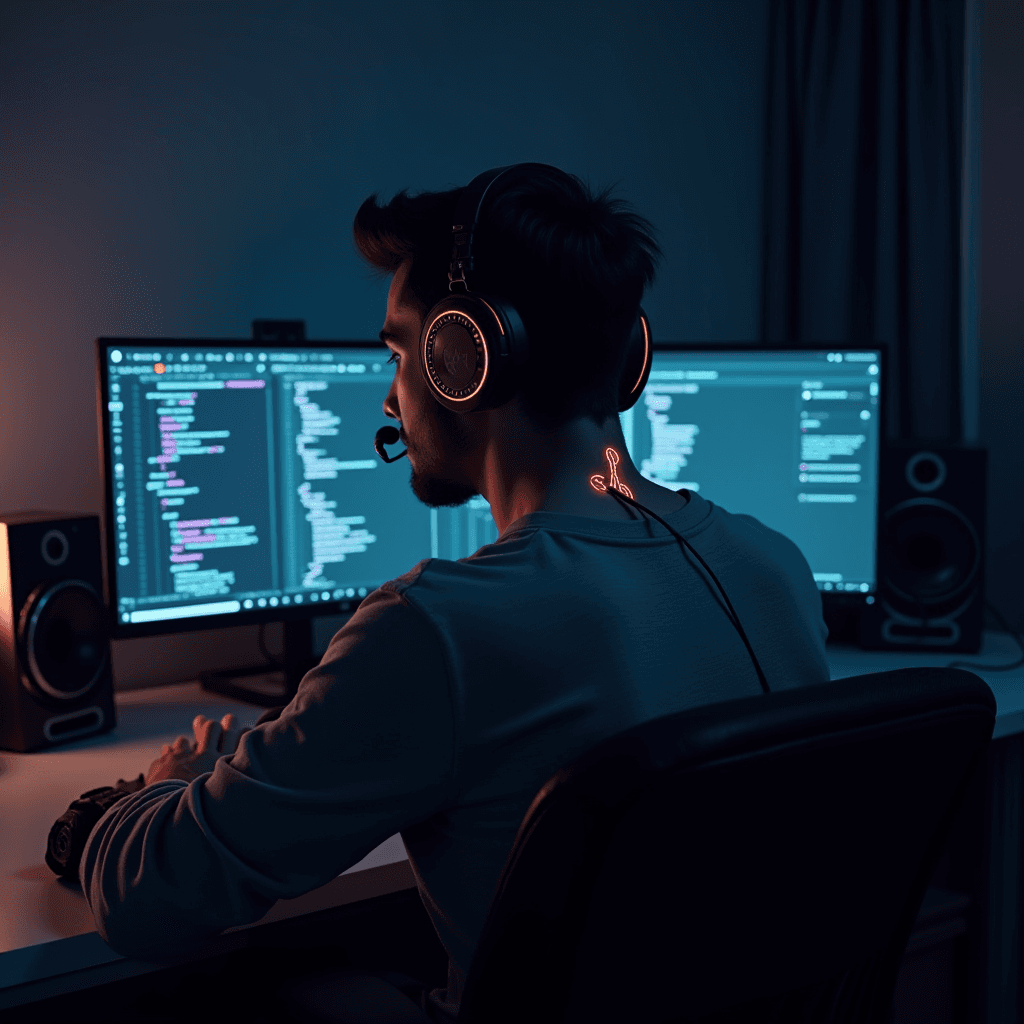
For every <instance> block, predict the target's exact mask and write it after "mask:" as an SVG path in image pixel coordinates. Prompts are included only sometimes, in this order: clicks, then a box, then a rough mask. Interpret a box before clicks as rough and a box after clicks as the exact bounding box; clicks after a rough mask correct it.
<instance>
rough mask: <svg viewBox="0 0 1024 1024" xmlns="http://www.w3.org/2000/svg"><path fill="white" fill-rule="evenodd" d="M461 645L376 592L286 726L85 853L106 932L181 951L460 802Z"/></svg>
mask: <svg viewBox="0 0 1024 1024" xmlns="http://www.w3.org/2000/svg"><path fill="white" fill-rule="evenodd" d="M449 682H450V681H449V672H448V660H447V656H446V651H445V649H444V646H443V644H442V642H441V639H440V637H439V636H438V633H437V631H436V629H435V628H434V627H433V626H432V625H431V623H430V622H429V621H428V620H427V619H426V618H425V616H424V615H423V614H422V613H421V612H420V611H418V610H417V609H416V608H414V607H413V606H411V605H410V604H409V603H408V602H406V601H405V600H404V599H403V598H402V597H400V596H399V594H398V593H397V592H396V591H395V590H393V589H387V588H381V589H380V590H378V591H375V592H374V593H373V594H371V595H370V597H368V598H367V599H366V600H365V601H364V602H363V604H362V605H361V606H360V608H359V609H358V610H357V612H356V613H355V615H353V617H352V619H351V620H350V621H349V622H348V623H347V624H346V626H345V627H344V629H342V630H340V631H339V632H338V633H337V634H336V636H335V637H334V639H333V640H332V642H331V645H330V647H329V648H328V650H327V652H326V654H325V655H324V657H323V660H322V661H321V663H320V665H319V666H318V667H317V668H315V669H312V670H311V671H310V672H309V673H307V675H306V676H305V678H304V679H303V680H302V683H301V684H300V686H299V691H298V693H297V695H296V697H295V699H294V700H293V701H292V702H291V703H290V704H289V705H288V706H287V707H286V708H285V709H284V710H283V711H282V712H281V714H280V717H279V718H277V719H276V720H275V721H269V722H265V723H264V724H262V725H259V726H257V727H256V728H254V729H252V730H250V731H248V732H246V733H245V734H244V735H243V736H242V737H241V740H240V741H239V745H238V749H237V751H236V752H235V754H234V755H233V756H230V757H227V756H225V757H221V758H220V759H219V760H218V761H217V762H216V765H215V767H214V768H213V771H212V773H211V774H207V775H203V776H202V777H200V778H197V779H196V780H195V781H193V782H191V783H185V782H184V781H181V780H177V779H169V780H166V781H162V782H156V783H154V784H153V785H150V786H146V787H145V789H143V790H141V791H140V792H138V793H134V794H132V795H131V796H129V797H127V798H125V799H124V800H122V801H120V802H119V803H118V804H116V805H115V806H113V807H112V808H110V810H109V811H107V813H106V814H105V815H104V816H103V817H102V818H101V819H100V820H99V822H98V823H97V824H96V826H95V828H94V829H93V831H92V833H91V834H90V836H89V840H88V842H87V844H86V847H85V850H84V851H83V855H82V868H81V878H82V888H83V891H84V893H85V897H86V900H87V901H88V903H89V906H90V908H91V909H92V912H93V917H94V919H95V921H96V925H97V928H98V930H99V932H100V935H101V936H102V937H103V939H104V940H105V941H106V942H107V943H108V944H109V945H110V946H111V947H112V948H114V949H115V950H117V952H119V953H122V954H123V955H125V956H133V957H138V958H140V959H149V960H156V961H161V960H170V959H176V958H177V957H178V956H180V955H182V954H184V953H186V952H188V951H190V950H192V949H194V948H195V947H196V945H197V944H202V943H206V942H208V941H209V940H211V939H213V938H215V937H216V936H217V935H219V934H220V933H221V932H222V931H223V930H224V929H225V928H229V927H232V926H236V925H242V924H249V923H252V922H254V921H258V920H259V919H260V918H261V917H263V916H264V915H265V914H266V913H267V911H268V910H269V909H270V908H271V907H272V906H273V905H274V903H275V902H276V901H277V900H279V899H289V898H294V897H296V896H300V895H302V894H303V893H306V892H309V891H311V890H312V889H316V888H318V887H319V886H321V885H325V884H326V883H327V882H329V881H330V880H331V879H332V878H335V877H336V876H337V875H339V874H340V873H341V872H342V871H344V870H346V869H347V868H349V867H351V866H352V865H353V864H355V863H357V862H358V861H359V860H361V859H362V858H363V857H364V856H366V854H367V853H369V852H370V851H371V850H372V849H374V847H376V846H378V845H379V844H380V843H381V842H383V841H384V840H385V839H387V838H389V837H390V836H392V835H394V834H395V833H396V832H398V831H399V830H401V829H402V828H405V827H408V826H410V825H413V824H416V823H417V822H420V821H423V820H425V819H426V818H428V817H430V816H431V815H432V814H434V813H436V812H437V811H438V810H439V809H441V808H442V807H443V806H444V804H445V802H446V801H447V800H448V798H449V796H450V795H451V790H452V771H453V765H454V745H455V726H454V714H453V702H452V695H451V692H450V686H449Z"/></svg>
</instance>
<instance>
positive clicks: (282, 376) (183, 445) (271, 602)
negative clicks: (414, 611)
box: [98, 338, 498, 637]
mask: <svg viewBox="0 0 1024 1024" xmlns="http://www.w3.org/2000/svg"><path fill="white" fill-rule="evenodd" d="M98 349H99V352H98V357H99V369H100V393H101V401H100V407H101V414H102V415H101V433H102V442H103V443H102V458H103V463H104V475H105V480H106V496H105V497H106V501H105V505H106V512H105V536H106V542H107V585H108V589H109V599H110V606H111V609H112V613H113V615H114V616H115V620H116V621H115V624H114V635H115V636H121V637H125V636H139V635H144V634H150V633H163V632H172V631H179V630H182V629H189V628H192V629H195V628H210V627H212V626H223V625H231V624H234V623H242V622H246V621H259V620H266V619H267V618H292V617H297V616H308V615H310V614H317V615H330V614H337V613H338V612H344V611H346V610H348V609H349V608H350V607H351V606H352V605H354V604H355V603H358V600H359V599H360V598H362V597H364V596H365V595H366V594H367V593H369V592H370V591H371V590H373V589H375V588H376V587H378V586H380V584H382V583H384V582H386V581H387V580H390V579H393V578H394V577H396V576H400V575H401V574H402V573H404V572H407V571H408V570H409V569H411V568H412V567H413V566H414V565H415V564H416V563H417V562H419V561H420V560H421V559H423V558H429V557H435V558H437V557H440V558H448V559H456V558H462V557H465V556H467V555H470V554H472V553H473V552H474V551H476V550H477V549H478V548H479V547H480V546H481V545H483V544H487V543H489V542H491V541H492V540H495V539H496V538H497V535H498V532H497V528H496V526H495V524H494V520H493V519H492V518H491V515H490V508H489V506H488V504H487V502H486V500H484V499H483V498H481V497H477V498H474V499H471V500H470V501H469V502H468V503H467V504H466V505H463V506H462V507H460V508H455V509H449V508H444V509H430V508H427V506H425V505H423V504H422V503H421V502H420V501H419V500H418V499H417V498H416V496H415V495H414V494H413V492H412V490H411V488H410V486H409V470H408V463H407V462H406V463H399V464H398V465H396V466H387V465H385V464H384V463H383V462H382V461H381V460H380V459H379V458H378V456H377V455H376V453H375V452H374V450H373V440H374V434H375V433H376V431H377V429H378V428H379V427H381V426H383V425H384V424H386V423H387V422H389V421H388V420H387V419H386V418H385V417H384V413H383V411H382V409H381V405H382V403H383V401H384V397H385V395H386V394H387V391H388V387H389V386H390V383H391V378H392V367H390V366H388V365H387V358H388V354H389V353H388V350H387V349H386V348H385V347H384V346H382V345H380V344H379V343H376V342H367V343H338V342H334V343H328V342H305V343H303V344H301V346H298V345H291V344H289V345H287V346H282V347H281V348H277V349H275V348H272V347H267V346H265V345H264V346H260V345H259V344H257V343H252V342H239V341H195V340H188V341H174V340H166V339H159V340H156V339H134V340H133V339H123V338H119V339H109V338H107V339H104V338H101V339H99V342H98ZM400 450H401V448H400V447H399V448H397V449H393V451H400ZM314 609H315V611H314Z"/></svg>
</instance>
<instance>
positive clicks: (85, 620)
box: [18, 580, 109, 700]
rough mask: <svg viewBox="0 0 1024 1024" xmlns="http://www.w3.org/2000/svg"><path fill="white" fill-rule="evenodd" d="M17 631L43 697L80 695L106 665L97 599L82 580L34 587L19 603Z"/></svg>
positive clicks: (103, 623)
mask: <svg viewBox="0 0 1024 1024" xmlns="http://www.w3.org/2000/svg"><path fill="white" fill-rule="evenodd" d="M18 633H19V640H20V641H21V644H22V647H23V650H24V655H25V661H26V663H27V665H28V667H29V670H30V672H31V675H32V679H31V682H32V683H33V684H34V685H35V686H37V687H38V688H39V689H40V690H41V691H42V692H43V693H45V694H46V695H47V696H49V697H53V698H56V699H58V700H74V699H75V698H77V697H81V696H82V695H83V694H86V693H88V692H89V690H91V689H92V688H93V687H94V686H95V685H96V683H97V682H98V681H99V679H100V677H101V676H102V675H103V672H104V670H105V668H106V667H107V659H108V656H109V643H108V639H109V632H108V628H107V622H106V616H105V614H104V608H103V602H102V600H101V599H100V597H99V595H98V594H97V593H96V591H95V590H94V589H93V588H92V587H91V586H90V585H89V584H88V583H86V582H85V581H84V580H61V581H60V582H58V583H52V582H50V583H41V584H40V585H39V586H38V587H36V588H35V590H33V591H32V593H31V594H30V595H29V598H28V600H27V601H26V602H25V605H24V607H23V608H22V611H21V615H20V621H19V630H18ZM83 680H84V681H85V682H84V683H83Z"/></svg>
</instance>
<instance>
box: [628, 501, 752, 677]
mask: <svg viewBox="0 0 1024 1024" xmlns="http://www.w3.org/2000/svg"><path fill="white" fill-rule="evenodd" d="M608 493H609V494H614V495H615V497H616V498H618V499H619V500H620V501H627V502H629V504H630V505H633V506H635V507H636V508H638V509H640V511H641V512H646V513H647V515H649V516H651V517H652V518H654V519H657V520H658V522H659V523H661V525H662V526H664V527H665V529H666V530H668V532H669V533H671V534H672V536H673V537H675V538H676V540H677V541H679V543H680V545H685V546H686V549H688V550H690V551H692V552H693V554H694V557H696V559H697V561H698V562H700V564H701V565H702V566H704V568H705V570H706V571H707V574H708V575H709V576H710V577H711V578H712V579H713V580H714V581H715V586H716V587H718V590H719V593H721V595H722V597H723V599H724V600H725V603H726V606H727V607H728V609H729V614H730V615H731V616H732V624H733V626H735V627H736V632H737V633H739V635H740V636H741V637H742V639H743V643H744V644H746V647H747V653H748V654H749V655H750V660H751V661H752V662H753V663H754V668H755V669H756V670H757V678H758V681H759V682H760V683H761V689H762V690H764V692H765V693H771V690H770V689H769V688H768V680H767V679H765V677H764V672H763V671H762V670H761V664H760V662H759V661H758V660H757V655H755V654H754V648H753V647H751V646H750V641H749V640H748V639H747V634H746V632H745V631H744V629H743V625H742V623H741V622H740V617H739V616H738V615H737V614H736V609H735V608H733V606H732V601H730V600H729V595H728V594H727V593H726V592H725V587H723V586H722V584H721V583H719V582H718V577H717V576H716V575H715V574H714V573H713V572H712V571H711V566H710V565H708V563H707V562H705V561H704V559H703V558H701V556H700V553H699V552H698V551H697V549H696V548H695V547H694V546H693V545H692V544H691V543H690V542H689V541H688V540H687V539H686V538H685V537H684V536H682V534H680V533H677V532H676V531H675V530H673V529H672V527H671V526H669V525H668V523H666V522H665V520H664V519H662V518H661V516H659V515H658V514H657V512H652V511H651V510H650V509H649V508H647V507H646V506H644V505H641V504H640V502H639V501H634V500H633V499H632V498H627V497H626V495H625V494H623V493H622V491H620V490H619V489H618V488H617V487H612V486H611V485H608ZM686 549H684V550H683V557H684V558H685V557H686Z"/></svg>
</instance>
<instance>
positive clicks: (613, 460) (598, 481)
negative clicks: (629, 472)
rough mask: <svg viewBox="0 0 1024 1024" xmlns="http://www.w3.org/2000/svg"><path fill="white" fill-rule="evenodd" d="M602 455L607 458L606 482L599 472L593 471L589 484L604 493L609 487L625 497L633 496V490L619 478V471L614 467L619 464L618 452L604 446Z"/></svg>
mask: <svg viewBox="0 0 1024 1024" xmlns="http://www.w3.org/2000/svg"><path fill="white" fill-rule="evenodd" d="M604 457H605V458H606V459H607V460H608V482H607V483H606V482H605V479H604V477H603V476H601V474H600V473H595V474H594V475H593V476H592V477H591V478H590V486H591V487H593V488H594V490H595V491H600V492H601V493H602V494H603V493H605V492H606V491H607V490H608V488H609V487H614V488H615V489H616V490H617V491H621V492H622V493H623V494H624V495H625V496H626V497H627V498H632V497H633V492H632V491H631V490H630V489H629V488H628V487H627V486H626V485H625V484H624V483H623V482H622V481H621V480H620V479H619V472H618V470H617V469H616V468H615V467H616V466H618V464H619V453H618V452H617V451H616V450H615V449H614V448H605V450H604Z"/></svg>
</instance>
